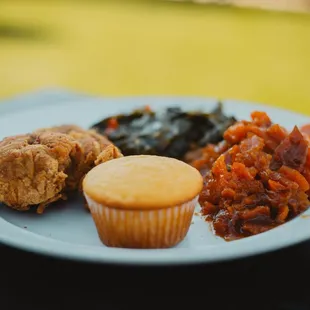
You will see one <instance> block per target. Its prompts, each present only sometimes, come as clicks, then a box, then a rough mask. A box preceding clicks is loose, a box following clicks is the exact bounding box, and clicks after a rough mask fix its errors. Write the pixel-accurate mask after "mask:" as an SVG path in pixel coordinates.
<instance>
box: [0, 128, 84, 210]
mask: <svg viewBox="0 0 310 310" xmlns="http://www.w3.org/2000/svg"><path fill="white" fill-rule="evenodd" d="M81 155H82V151H81V148H80V145H79V143H77V141H75V140H74V139H73V138H71V137H70V136H68V135H65V134H61V133H51V132H43V133H38V134H35V133H34V134H28V135H19V136H14V137H7V138H5V139H4V140H2V141H1V142H0V201H1V202H3V203H5V204H6V205H8V206H10V207H12V208H14V209H17V210H22V211H25V210H28V209H29V208H30V206H31V205H41V209H42V206H44V205H46V204H47V203H48V202H50V201H55V200H58V199H60V198H62V197H63V194H62V192H63V190H64V189H65V187H66V182H67V180H68V171H70V170H73V169H74V166H76V159H77V158H79V157H80V156H81Z"/></svg>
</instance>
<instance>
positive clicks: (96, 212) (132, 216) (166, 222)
mask: <svg viewBox="0 0 310 310" xmlns="http://www.w3.org/2000/svg"><path fill="white" fill-rule="evenodd" d="M85 198H86V200H87V203H88V206H89V209H90V211H91V214H92V217H93V220H94V222H95V225H96V228H97V232H98V235H99V237H100V239H101V241H102V243H104V244H105V245H106V246H109V247H123V248H169V247H173V246H175V245H177V244H178V243H179V242H181V241H182V240H183V239H184V237H185V236H186V234H187V232H188V230H189V227H190V225H191V222H192V217H193V214H194V209H195V206H196V204H197V201H198V196H196V197H195V198H194V199H192V200H190V201H188V202H185V203H183V204H181V205H178V206H175V207H168V208H164V209H158V210H156V209H152V210H125V209H116V208H111V207H107V206H104V205H102V204H100V203H97V202H95V201H94V200H92V199H91V198H89V197H88V196H87V195H85Z"/></svg>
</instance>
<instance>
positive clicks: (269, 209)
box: [192, 112, 310, 240]
mask: <svg viewBox="0 0 310 310" xmlns="http://www.w3.org/2000/svg"><path fill="white" fill-rule="evenodd" d="M251 117H252V121H239V122H237V123H235V124H234V125H232V126H231V127H229V128H228V129H227V130H226V131H225V133H224V142H221V143H220V144H219V145H208V146H207V147H206V148H205V149H204V150H202V153H201V157H200V158H196V159H195V160H194V161H193V162H192V165H193V166H194V167H196V168H197V169H202V170H203V171H204V174H205V177H204V188H203V190H202V192H201V194H200V197H199V202H200V204H201V208H202V214H204V215H206V219H207V220H211V221H212V225H213V228H214V230H215V233H216V234H217V235H219V236H221V237H224V238H225V239H226V240H234V239H237V238H242V237H247V236H251V235H255V234H258V233H262V232H264V231H267V230H269V229H271V228H273V227H276V226H278V225H280V224H283V223H285V222H287V221H289V220H290V219H292V218H294V217H295V216H297V215H299V214H300V213H302V212H303V211H305V210H306V209H307V208H308V207H309V205H310V202H309V196H308V194H309V182H310V151H309V142H308V139H307V137H306V136H305V135H303V134H302V133H301V132H300V130H299V129H298V128H297V127H294V129H293V130H292V131H291V132H288V131H287V130H286V129H285V128H283V127H282V126H280V125H278V124H274V123H273V122H272V121H271V120H270V118H269V117H268V115H267V114H266V113H264V112H253V113H252V114H251Z"/></svg>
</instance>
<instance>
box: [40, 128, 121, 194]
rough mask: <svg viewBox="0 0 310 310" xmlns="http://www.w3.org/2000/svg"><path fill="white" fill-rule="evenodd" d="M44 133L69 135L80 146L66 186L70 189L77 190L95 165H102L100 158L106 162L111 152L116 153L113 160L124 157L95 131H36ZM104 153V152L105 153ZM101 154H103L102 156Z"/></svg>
mask: <svg viewBox="0 0 310 310" xmlns="http://www.w3.org/2000/svg"><path fill="white" fill-rule="evenodd" d="M35 132H36V133H42V132H59V133H63V134H67V135H69V136H70V137H71V138H72V139H74V140H75V141H77V142H78V144H79V146H80V150H81V152H80V154H79V157H76V158H75V161H76V166H72V168H73V169H72V170H71V171H70V173H69V174H68V179H67V181H66V186H67V188H68V189H73V190H74V189H76V188H78V187H79V186H80V182H81V180H82V178H83V176H84V175H85V174H86V173H87V172H88V171H89V170H90V169H92V168H93V167H94V166H95V164H99V163H100V158H101V159H102V160H103V161H105V160H106V159H107V158H104V157H107V156H109V155H108V154H109V153H111V151H112V152H113V151H114V152H115V154H114V156H113V158H115V157H119V156H122V154H121V153H120V151H119V150H118V149H117V148H116V147H115V146H114V145H113V144H112V143H111V142H110V141H109V140H108V139H107V138H106V137H105V136H103V135H101V134H99V133H97V132H96V131H95V130H85V129H83V128H81V127H79V126H76V125H62V126H55V127H50V128H42V129H38V130H36V131H35ZM103 151H104V152H103ZM101 152H103V153H102V154H101ZM116 153H117V154H116Z"/></svg>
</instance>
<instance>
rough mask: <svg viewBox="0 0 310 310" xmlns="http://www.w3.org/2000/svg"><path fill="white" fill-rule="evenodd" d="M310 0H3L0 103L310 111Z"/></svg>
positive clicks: (0, 13)
mask: <svg viewBox="0 0 310 310" xmlns="http://www.w3.org/2000/svg"><path fill="white" fill-rule="evenodd" d="M309 12H310V1H309V0H231V1H229V0H220V1H208V0H197V1H182V0H174V1H164V0H84V1H83V0H41V1H40V0H1V1H0V100H1V99H3V98H9V97H11V96H14V95H19V94H22V93H25V92H30V91H35V90H39V89H40V90H41V89H45V88H64V89H68V90H71V91H76V92H81V93H87V94H90V95H102V96H125V95H193V96H208V97H217V98H223V99H225V98H229V99H242V100H249V101H256V102H261V103H265V104H270V105H275V106H281V107H285V108H290V109H292V110H295V111H299V112H303V113H308V114H310V14H309Z"/></svg>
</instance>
